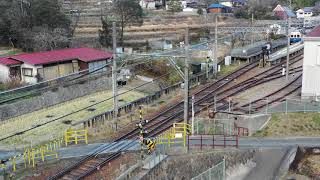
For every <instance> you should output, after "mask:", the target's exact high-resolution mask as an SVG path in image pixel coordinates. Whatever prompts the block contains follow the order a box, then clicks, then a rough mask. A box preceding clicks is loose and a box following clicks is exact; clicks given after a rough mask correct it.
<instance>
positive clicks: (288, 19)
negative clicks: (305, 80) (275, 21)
mask: <svg viewBox="0 0 320 180" xmlns="http://www.w3.org/2000/svg"><path fill="white" fill-rule="evenodd" d="M289 2H290V4H289V9H290V10H291V0H289ZM287 16H288V18H287V21H288V27H287V35H288V44H287V63H286V82H288V81H289V60H290V52H289V51H290V26H291V17H290V16H289V14H287Z"/></svg>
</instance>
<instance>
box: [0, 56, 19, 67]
mask: <svg viewBox="0 0 320 180" xmlns="http://www.w3.org/2000/svg"><path fill="white" fill-rule="evenodd" d="M0 64H3V65H6V66H10V65H18V64H22V62H20V61H16V60H13V59H10V58H7V57H0Z"/></svg>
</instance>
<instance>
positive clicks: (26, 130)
mask: <svg viewBox="0 0 320 180" xmlns="http://www.w3.org/2000/svg"><path fill="white" fill-rule="evenodd" d="M171 73H172V72H169V73H166V74H164V75H161V76H159V77H157V78H155V79H154V80H153V81H151V82H146V83H143V84H141V85H139V86H136V87H134V88H131V89H129V90H127V91H124V92H122V93H118V94H117V96H121V95H123V94H126V93H128V92H131V91H134V90H136V89H138V88H140V87H143V86H145V85H148V84H151V83H153V82H154V81H156V80H158V79H161V78H163V77H165V76H168V75H170V74H171ZM113 98H114V97H113V96H112V97H109V98H107V99H104V100H101V101H99V102H96V103H94V104H91V105H88V106H86V107H84V108H80V109H78V110H76V111H73V112H71V113H68V114H65V115H63V116H60V117H58V118H55V119H53V120H50V121H47V122H45V123H42V124H37V125H34V126H33V127H31V128H29V129H25V130H23V131H19V132H17V133H14V134H12V135H9V136H7V137H4V138H1V139H0V141H4V140H6V139H9V138H12V137H15V136H18V135H22V134H24V133H26V132H28V131H31V130H34V129H36V128H39V127H42V126H44V125H47V124H50V123H52V122H55V121H58V120H61V119H62V118H65V117H68V116H70V115H72V114H75V113H78V112H80V111H83V110H86V109H88V108H90V107H93V106H95V105H98V104H100V103H103V102H106V101H108V100H111V99H113Z"/></svg>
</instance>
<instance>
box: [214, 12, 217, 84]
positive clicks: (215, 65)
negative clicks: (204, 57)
mask: <svg viewBox="0 0 320 180" xmlns="http://www.w3.org/2000/svg"><path fill="white" fill-rule="evenodd" d="M215 17H216V23H215V32H214V39H215V45H214V46H215V48H214V63H213V64H214V77H215V78H217V71H218V16H215Z"/></svg>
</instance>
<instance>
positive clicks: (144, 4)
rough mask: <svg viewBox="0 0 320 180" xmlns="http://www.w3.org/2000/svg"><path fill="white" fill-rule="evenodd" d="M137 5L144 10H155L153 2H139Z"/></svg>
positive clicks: (141, 0)
mask: <svg viewBox="0 0 320 180" xmlns="http://www.w3.org/2000/svg"><path fill="white" fill-rule="evenodd" d="M139 4H140V6H141V7H142V8H144V9H156V1H155V0H140V3H139Z"/></svg>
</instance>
